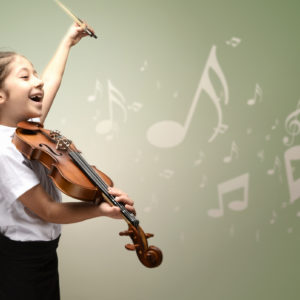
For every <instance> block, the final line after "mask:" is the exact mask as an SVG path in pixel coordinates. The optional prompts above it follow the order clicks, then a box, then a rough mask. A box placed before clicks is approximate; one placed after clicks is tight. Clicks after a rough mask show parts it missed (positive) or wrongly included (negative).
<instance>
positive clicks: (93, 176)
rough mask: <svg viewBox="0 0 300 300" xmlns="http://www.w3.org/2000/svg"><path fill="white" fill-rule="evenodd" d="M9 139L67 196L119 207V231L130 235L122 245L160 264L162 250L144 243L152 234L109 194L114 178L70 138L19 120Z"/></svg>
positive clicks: (150, 262)
mask: <svg viewBox="0 0 300 300" xmlns="http://www.w3.org/2000/svg"><path fill="white" fill-rule="evenodd" d="M12 142H13V143H14V144H15V146H16V147H17V149H18V150H19V151H20V152H21V153H22V154H23V155H24V156H25V157H27V158H28V159H30V160H38V161H40V163H42V164H43V165H44V166H45V167H46V168H47V169H48V170H49V173H48V176H49V177H50V178H51V179H52V180H53V182H54V184H55V185H56V186H57V187H58V188H59V189H60V190H61V191H62V192H63V193H65V194H66V195H68V196H70V197H73V198H76V199H79V200H81V201H90V202H92V203H94V204H95V205H99V204H100V203H101V202H102V201H106V202H108V203H109V204H110V205H111V206H117V207H119V208H120V211H121V214H122V217H123V218H124V220H125V221H126V222H127V224H128V229H127V230H125V231H122V232H120V233H119V234H120V235H121V236H129V237H130V238H131V240H132V242H133V243H132V244H126V245H125V248H126V249H127V250H131V251H134V250H135V251H136V254H137V256H138V258H139V260H140V262H141V263H142V264H143V265H144V266H146V267H148V268H154V267H157V266H159V265H160V264H161V262H162V252H161V250H160V249H159V248H157V247H155V246H148V242H147V240H148V238H150V237H153V236H154V235H153V234H151V233H144V231H143V229H142V228H141V226H140V225H139V220H138V219H136V217H135V216H134V215H133V214H132V213H130V212H129V211H128V210H127V209H126V208H125V206H124V205H123V204H122V203H119V202H117V201H116V200H115V197H114V196H112V195H111V194H109V193H108V187H109V186H113V181H112V180H111V179H110V178H109V177H108V176H107V175H106V174H104V173H103V172H101V171H100V170H98V169H97V168H96V167H95V166H91V165H89V164H88V162H87V161H86V160H85V159H84V158H83V156H82V155H81V152H80V151H79V150H78V149H77V148H76V147H75V145H74V143H73V142H72V141H71V140H69V139H67V138H66V137H64V136H62V135H61V134H60V132H59V131H57V130H54V131H52V130H47V129H44V127H43V125H42V124H41V123H38V122H29V121H24V122H20V123H18V127H17V129H16V131H15V134H14V137H13V140H12Z"/></svg>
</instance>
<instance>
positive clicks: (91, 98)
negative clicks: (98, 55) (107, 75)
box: [87, 79, 103, 102]
mask: <svg viewBox="0 0 300 300" xmlns="http://www.w3.org/2000/svg"><path fill="white" fill-rule="evenodd" d="M97 93H99V94H100V97H102V94H103V87H102V84H101V83H100V81H99V80H98V79H96V84H95V90H94V93H93V94H92V95H90V96H88V98H87V101H88V102H94V101H95V100H96V96H97Z"/></svg>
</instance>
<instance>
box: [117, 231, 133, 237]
mask: <svg viewBox="0 0 300 300" xmlns="http://www.w3.org/2000/svg"><path fill="white" fill-rule="evenodd" d="M132 233H133V231H132V230H125V231H121V232H120V233H119V235H121V236H124V235H125V236H127V235H131V234H132Z"/></svg>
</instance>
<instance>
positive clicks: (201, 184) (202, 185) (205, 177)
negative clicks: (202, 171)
mask: <svg viewBox="0 0 300 300" xmlns="http://www.w3.org/2000/svg"><path fill="white" fill-rule="evenodd" d="M206 183H207V176H206V175H202V179H201V182H200V185H199V187H200V189H203V188H204V187H205V186H206Z"/></svg>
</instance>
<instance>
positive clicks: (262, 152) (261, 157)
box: [257, 150, 265, 162]
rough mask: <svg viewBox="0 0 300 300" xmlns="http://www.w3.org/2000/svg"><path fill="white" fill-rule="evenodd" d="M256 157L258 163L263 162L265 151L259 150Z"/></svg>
mask: <svg viewBox="0 0 300 300" xmlns="http://www.w3.org/2000/svg"><path fill="white" fill-rule="evenodd" d="M257 156H258V158H259V159H260V161H261V162H263V161H264V159H265V151H264V150H260V151H259V152H257Z"/></svg>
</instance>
